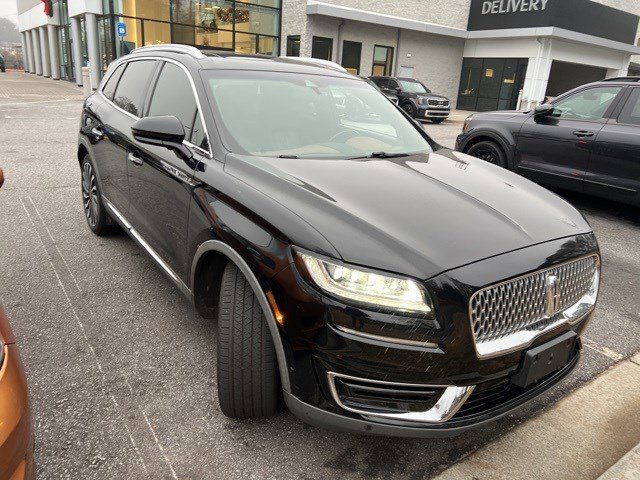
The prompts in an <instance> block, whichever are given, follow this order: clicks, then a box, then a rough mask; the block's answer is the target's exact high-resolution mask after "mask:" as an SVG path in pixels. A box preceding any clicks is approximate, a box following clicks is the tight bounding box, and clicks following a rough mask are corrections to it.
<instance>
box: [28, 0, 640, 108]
mask: <svg viewBox="0 0 640 480" xmlns="http://www.w3.org/2000/svg"><path fill="white" fill-rule="evenodd" d="M17 2H18V14H19V15H18V23H19V29H20V31H21V34H22V42H23V46H24V49H23V51H24V55H25V65H27V69H28V71H29V72H31V73H34V74H37V75H44V76H46V77H51V78H53V79H65V80H69V81H74V82H76V83H77V84H78V85H81V84H82V67H83V66H90V67H91V84H92V86H94V88H95V86H96V85H97V83H98V82H99V80H100V78H101V76H102V75H103V73H104V71H105V70H106V68H107V66H108V64H109V62H111V61H112V60H114V59H115V58H117V57H119V56H121V55H125V54H126V53H128V52H130V51H131V50H132V49H133V48H136V47H139V46H142V45H150V44H158V43H184V44H188V45H194V46H197V47H199V48H202V49H211V50H230V51H236V52H239V53H260V54H265V55H290V56H297V55H300V56H309V57H316V58H322V59H327V60H332V61H334V62H337V63H340V64H341V65H343V66H344V67H345V68H347V69H348V70H349V71H351V72H353V73H356V74H358V75H363V76H369V75H394V76H401V77H413V78H416V79H418V80H420V81H422V82H423V83H424V84H425V85H426V86H427V87H429V88H430V89H431V90H432V91H434V92H436V93H440V94H443V95H446V96H448V97H449V98H451V99H452V102H453V104H454V105H457V107H458V108H460V109H464V110H494V109H507V108H515V107H516V106H517V105H524V106H530V105H534V104H537V103H539V102H541V101H543V100H544V98H545V97H547V96H550V97H553V96H557V95H558V94H560V93H562V92H564V91H566V90H569V89H570V88H573V87H575V86H577V85H580V84H583V83H587V82H590V81H595V80H599V79H602V78H606V77H612V76H623V75H627V74H633V73H640V65H638V64H637V63H636V62H640V47H638V20H639V17H638V14H640V0H595V1H592V0H377V1H371V0H368V1H365V0H323V1H317V0H246V1H244V0H243V1H239V0H59V1H57V2H54V1H52V0H17Z"/></svg>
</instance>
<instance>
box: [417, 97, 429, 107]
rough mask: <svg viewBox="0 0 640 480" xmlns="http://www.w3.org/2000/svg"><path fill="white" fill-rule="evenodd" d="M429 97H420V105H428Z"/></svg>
mask: <svg viewBox="0 0 640 480" xmlns="http://www.w3.org/2000/svg"><path fill="white" fill-rule="evenodd" d="M427 100H428V98H427V97H418V104H420V105H426V104H427Z"/></svg>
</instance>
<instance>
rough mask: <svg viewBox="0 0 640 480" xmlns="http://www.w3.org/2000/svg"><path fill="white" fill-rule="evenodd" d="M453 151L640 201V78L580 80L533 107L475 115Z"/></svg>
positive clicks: (540, 178) (548, 181) (551, 181)
mask: <svg viewBox="0 0 640 480" xmlns="http://www.w3.org/2000/svg"><path fill="white" fill-rule="evenodd" d="M456 149H457V150H459V151H461V152H464V153H468V154H469V155H473V156H475V157H478V158H481V159H483V160H486V161H488V162H490V163H493V164H495V165H499V166H501V167H503V168H508V169H510V170H514V171H516V172H517V173H519V174H521V175H524V176H525V177H528V178H530V179H532V180H535V181H536V182H539V183H542V184H544V185H549V186H556V187H561V188H567V189H571V190H575V191H578V192H584V193H587V194H592V195H597V196H601V197H604V198H609V199H612V200H616V201H619V202H624V203H629V204H634V205H640V195H639V191H640V162H639V161H638V151H640V77H620V78H610V79H607V80H604V81H601V82H595V83H590V84H588V85H583V86H581V87H578V88H576V89H574V90H571V91H570V92H567V93H565V94H564V95H561V96H559V97H557V98H556V99H554V100H553V101H552V102H551V103H548V104H543V105H540V106H538V107H536V108H535V109H533V110H531V111H526V112H517V111H499V112H486V113H474V114H473V115H471V116H470V117H468V118H467V120H466V121H465V123H464V127H463V131H462V133H461V134H460V135H459V136H458V138H457V142H456Z"/></svg>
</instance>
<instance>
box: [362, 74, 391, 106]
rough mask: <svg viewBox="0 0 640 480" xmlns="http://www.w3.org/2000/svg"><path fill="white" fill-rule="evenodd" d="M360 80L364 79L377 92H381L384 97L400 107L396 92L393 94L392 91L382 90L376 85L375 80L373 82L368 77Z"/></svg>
mask: <svg viewBox="0 0 640 480" xmlns="http://www.w3.org/2000/svg"><path fill="white" fill-rule="evenodd" d="M360 78H362V79H363V80H364V81H365V82H367V83H368V84H369V85H372V86H373V87H375V88H376V89H377V90H380V91H381V92H382V94H383V95H384V96H386V97H387V98H388V99H389V100H391V101H392V102H393V103H395V104H396V105H398V102H399V99H398V95H396V94H395V92H392V91H391V90H382V89H381V88H380V87H379V86H378V85H376V83H375V82H374V81H373V80H371V79H370V78H368V77H360Z"/></svg>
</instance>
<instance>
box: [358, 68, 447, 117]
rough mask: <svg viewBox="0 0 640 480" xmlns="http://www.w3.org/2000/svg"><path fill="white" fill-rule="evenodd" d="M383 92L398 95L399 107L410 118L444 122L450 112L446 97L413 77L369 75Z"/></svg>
mask: <svg viewBox="0 0 640 480" xmlns="http://www.w3.org/2000/svg"><path fill="white" fill-rule="evenodd" d="M369 78H370V79H371V80H372V81H373V82H374V83H375V84H376V85H377V86H378V87H379V88H380V90H382V91H383V92H384V93H385V94H394V95H396V96H397V97H398V101H399V104H400V107H401V108H402V109H403V110H404V111H405V112H407V114H409V116H411V117H412V118H417V119H426V120H431V121H432V122H433V123H441V122H444V121H445V120H446V119H447V117H449V113H450V112H451V102H450V101H449V99H448V98H447V97H443V96H442V95H436V94H435V93H432V92H431V90H429V89H428V88H427V87H425V85H424V84H423V83H422V82H419V81H418V80H416V79H414V78H399V77H376V76H373V77H369Z"/></svg>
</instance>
